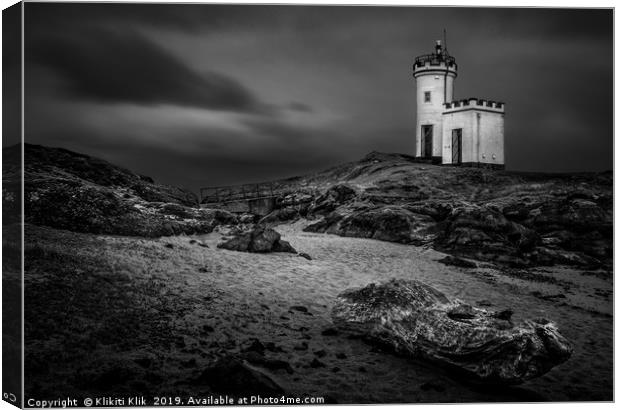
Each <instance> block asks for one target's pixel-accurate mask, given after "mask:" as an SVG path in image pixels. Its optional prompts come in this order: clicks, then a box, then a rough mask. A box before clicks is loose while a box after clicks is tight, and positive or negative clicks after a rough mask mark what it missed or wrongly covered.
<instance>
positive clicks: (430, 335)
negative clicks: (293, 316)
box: [332, 280, 572, 385]
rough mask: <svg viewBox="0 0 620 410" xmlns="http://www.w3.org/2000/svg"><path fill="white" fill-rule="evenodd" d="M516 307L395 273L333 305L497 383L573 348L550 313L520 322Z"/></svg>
mask: <svg viewBox="0 0 620 410" xmlns="http://www.w3.org/2000/svg"><path fill="white" fill-rule="evenodd" d="M511 314H512V312H510V311H503V312H492V311H487V310H484V309H480V308H476V307H473V306H470V305H467V304H465V303H462V302H460V301H458V300H450V299H448V298H447V297H446V296H445V295H444V294H442V293H441V292H439V291H438V290H436V289H434V288H432V287H430V286H428V285H425V284H423V283H421V282H417V281H404V280H392V281H389V282H387V283H385V284H382V285H375V284H370V285H368V286H366V287H364V288H360V289H353V290H347V291H345V292H343V293H341V294H340V295H339V296H338V299H337V301H336V304H335V306H334V308H333V311H332V319H333V321H334V324H335V325H336V326H337V327H339V328H340V329H342V330H344V331H346V332H349V333H353V334H354V335H358V336H362V337H365V338H367V339H368V340H370V341H374V342H377V343H380V344H382V345H385V346H389V347H391V348H392V349H393V350H394V351H395V352H397V353H400V354H404V355H408V356H412V357H416V358H422V359H426V360H429V361H432V362H434V363H437V364H439V365H442V366H447V367H448V368H450V369H453V370H456V371H457V373H460V374H463V375H464V376H466V377H468V378H470V379H471V378H474V379H475V380H477V381H479V382H484V383H492V384H507V385H511V384H519V383H522V382H524V381H526V380H529V379H532V378H534V377H538V376H540V375H542V374H545V373H546V372H548V371H549V370H550V369H551V368H553V367H554V366H557V365H559V364H561V363H563V362H565V361H566V360H567V359H568V358H569V357H570V355H571V354H572V348H571V346H570V344H569V343H568V341H567V340H566V339H565V338H564V337H563V336H562V335H560V333H559V331H558V329H557V327H556V325H555V324H553V323H552V322H549V321H547V320H544V319H541V320H531V321H530V320H528V321H524V322H522V323H519V324H515V323H513V322H512V321H511V320H510V317H511Z"/></svg>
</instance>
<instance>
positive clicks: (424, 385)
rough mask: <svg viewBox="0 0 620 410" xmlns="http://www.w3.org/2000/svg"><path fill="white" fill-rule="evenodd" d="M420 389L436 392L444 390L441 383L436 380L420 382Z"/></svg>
mask: <svg viewBox="0 0 620 410" xmlns="http://www.w3.org/2000/svg"><path fill="white" fill-rule="evenodd" d="M420 389H422V390H424V391H429V390H435V391H436V392H439V393H441V392H443V391H445V390H446V388H445V387H444V386H443V385H441V384H439V383H437V382H426V383H422V384H421V385H420Z"/></svg>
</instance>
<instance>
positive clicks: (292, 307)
mask: <svg viewBox="0 0 620 410" xmlns="http://www.w3.org/2000/svg"><path fill="white" fill-rule="evenodd" d="M290 309H291V310H296V311H298V312H302V313H308V308H307V307H305V306H299V305H297V306H291V308H290Z"/></svg>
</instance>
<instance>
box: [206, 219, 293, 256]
mask: <svg viewBox="0 0 620 410" xmlns="http://www.w3.org/2000/svg"><path fill="white" fill-rule="evenodd" d="M217 247H218V248H221V249H228V250H231V251H239V252H254V253H266V252H290V253H297V251H296V250H295V249H294V248H293V247H292V246H291V244H290V243H288V242H287V241H283V240H282V239H280V234H279V233H278V232H276V231H274V230H273V229H271V228H267V227H265V226H263V225H253V226H251V227H249V228H248V229H247V230H243V231H241V232H237V233H236V234H235V236H234V237H233V238H231V239H229V240H227V241H224V242H222V243H219V244H218V245H217Z"/></svg>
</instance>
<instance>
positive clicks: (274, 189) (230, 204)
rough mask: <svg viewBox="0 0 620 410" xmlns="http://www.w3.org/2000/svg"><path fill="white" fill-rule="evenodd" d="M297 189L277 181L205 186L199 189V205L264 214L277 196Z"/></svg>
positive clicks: (269, 209) (235, 211)
mask: <svg viewBox="0 0 620 410" xmlns="http://www.w3.org/2000/svg"><path fill="white" fill-rule="evenodd" d="M298 190H299V187H298V186H295V185H293V184H286V183H277V182H261V183H256V184H243V185H225V186H213V187H205V188H201V189H200V206H201V207H203V208H221V209H225V210H227V211H229V212H233V213H252V214H255V215H262V216H264V215H267V214H268V213H270V212H271V211H272V210H273V209H274V208H275V206H276V199H277V198H282V197H284V196H286V195H288V194H291V193H295V192H297V191H298Z"/></svg>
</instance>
